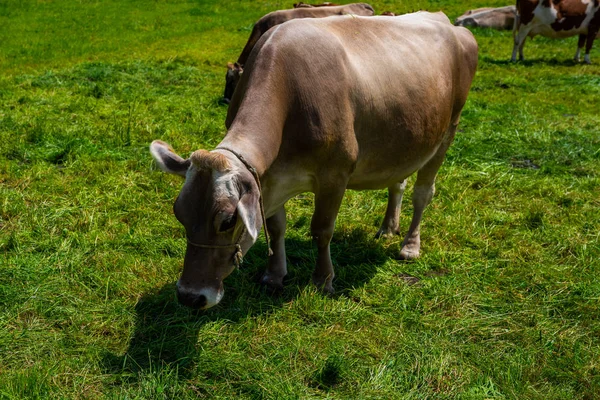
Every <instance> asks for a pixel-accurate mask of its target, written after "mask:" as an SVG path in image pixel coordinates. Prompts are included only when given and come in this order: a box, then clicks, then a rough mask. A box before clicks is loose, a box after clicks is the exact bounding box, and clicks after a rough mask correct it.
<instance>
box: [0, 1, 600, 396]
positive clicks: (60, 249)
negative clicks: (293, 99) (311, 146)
mask: <svg viewBox="0 0 600 400" xmlns="http://www.w3.org/2000/svg"><path fill="white" fill-rule="evenodd" d="M467 3H468V4H467ZM467 3H465V2H454V1H444V2H425V1H410V2H403V3H396V2H388V1H377V2H371V4H373V5H374V6H375V8H376V9H377V10H378V11H384V10H391V11H399V12H402V11H412V10H417V9H430V10H437V9H440V8H441V9H443V10H444V11H446V12H447V13H448V14H449V15H450V16H451V17H452V18H454V17H456V16H457V15H459V14H461V13H462V12H463V11H464V10H466V9H467V8H474V7H479V6H483V5H484V4H480V3H475V2H470V3H469V2H467ZM290 5H291V3H290V4H288V3H287V2H282V1H275V2H255V1H230V2H214V1H154V2H142V1H126V2H116V1H102V2H101V1H83V2H67V1H54V2H51V1H25V2H21V1H20V2H17V1H8V2H5V3H3V4H0V26H3V27H4V29H0V70H1V71H2V76H1V78H0V141H1V143H2V144H1V145H0V309H1V311H0V398H14V399H23V398H40V399H42V398H43V399H45V398H98V397H108V398H139V399H148V398H194V399H195V398H198V397H200V398H202V397H204V398H212V397H215V398H249V399H254V398H272V399H279V398H286V399H287V398H308V397H316V398H409V399H410V398H436V399H437V398H464V399H488V398H494V399H502V398H515V399H524V398H528V399H529V398H535V399H549V398H552V399H577V398H579V399H594V398H597V397H598V396H599V395H600V369H599V366H598V360H599V359H600V348H599V346H598V337H600V320H599V315H600V309H599V306H598V301H599V299H600V283H598V282H599V281H598V278H597V277H598V276H599V272H600V271H599V267H600V262H599V261H598V260H599V258H600V248H599V244H598V243H599V242H600V237H599V236H600V216H599V212H598V210H599V207H600V189H599V188H600V176H599V171H600V128H599V126H600V117H599V116H598V112H597V111H598V110H597V105H598V95H599V94H600V67H598V65H599V64H598V63H599V62H600V56H599V55H598V51H597V49H595V50H593V51H592V61H594V62H595V64H593V65H589V66H588V65H575V64H574V63H573V62H572V61H571V58H572V56H573V53H574V49H575V42H576V39H573V38H571V39H566V40H559V41H552V40H546V39H543V38H536V39H535V40H534V41H532V42H528V43H527V44H526V47H525V56H526V57H527V58H528V61H526V62H524V63H517V64H511V63H508V58H509V56H510V52H511V49H512V44H511V33H510V32H496V31H483V30H476V31H475V34H476V36H477V39H478V42H479V45H480V49H481V50H480V64H479V70H478V73H477V76H476V79H475V81H474V82H473V88H472V91H471V94H470V98H469V101H468V103H467V106H466V107H465V110H464V113H463V117H462V121H461V126H460V131H459V132H458V134H457V138H456V141H455V143H454V144H453V146H452V147H451V149H450V151H449V154H448V157H447V160H446V163H445V164H444V166H443V167H442V169H441V170H440V174H439V178H438V183H437V193H436V196H435V197H434V200H433V202H432V204H431V205H430V206H429V207H428V209H427V211H426V213H425V217H424V220H423V226H422V258H421V259H419V260H417V261H414V262H410V263H406V262H400V261H398V260H396V258H395V256H396V255H397V253H398V250H399V246H400V241H401V237H398V238H394V239H391V240H388V241H383V240H375V239H374V238H373V237H374V234H375V232H376V231H377V228H378V226H379V224H380V223H381V219H382V217H383V213H384V211H385V205H386V201H387V198H386V193H385V192H384V191H380V192H348V193H347V195H346V197H345V200H344V204H343V205H342V208H341V210H340V215H339V218H338V224H337V228H336V233H335V236H334V240H333V244H332V255H333V259H334V263H335V265H336V275H337V279H336V281H335V287H336V289H337V294H336V295H335V296H334V297H332V298H327V297H324V296H322V295H321V294H320V293H318V292H317V291H316V290H315V289H314V288H313V287H312V286H310V285H309V284H308V282H309V281H310V275H311V272H312V268H313V265H314V262H315V257H316V250H315V249H314V247H313V246H312V244H311V239H310V236H309V225H310V217H311V212H312V195H310V194H307V195H306V196H302V197H298V198H295V199H292V200H291V201H290V202H289V204H288V232H287V237H286V239H287V249H288V262H289V264H290V271H289V276H288V278H287V280H286V284H287V286H286V289H285V290H284V292H283V293H282V294H281V295H280V296H277V297H272V296H269V295H268V294H266V293H264V292H263V291H262V290H261V289H260V288H259V287H258V286H257V285H256V284H255V283H254V278H255V275H256V274H257V273H258V272H260V271H261V270H262V269H263V268H264V265H265V253H266V251H265V250H266V246H265V243H264V241H263V239H260V240H259V242H258V243H257V244H256V245H255V247H254V248H253V249H252V250H251V251H250V253H249V254H248V256H247V257H246V258H245V263H244V265H243V267H242V268H241V269H240V270H239V271H236V272H234V273H233V274H232V276H231V277H229V278H228V279H227V280H226V281H225V286H226V295H225V298H224V300H223V302H222V304H220V305H219V306H217V307H216V308H215V309H211V310H209V311H207V312H194V311H191V310H188V309H186V308H184V307H182V306H179V304H178V303H177V301H176V298H175V290H174V282H175V281H176V279H177V277H178V274H179V273H180V268H181V263H182V260H183V255H184V250H185V241H184V232H183V230H182V228H181V227H180V225H179V224H178V222H177V221H176V219H175V218H174V217H173V215H172V201H173V199H174V198H175V196H176V195H177V193H178V191H179V188H180V186H181V181H180V180H179V179H178V178H176V177H172V176H167V175H165V174H163V173H161V172H159V171H157V169H156V168H155V167H154V165H153V162H152V161H151V158H150V155H149V154H148V150H147V148H148V144H149V143H150V141H152V140H153V139H162V140H165V141H167V142H169V143H171V144H172V145H173V147H174V148H176V149H177V150H178V151H180V152H181V153H182V154H189V152H191V151H193V150H195V149H196V148H198V147H203V148H208V149H211V148H213V147H214V146H216V145H217V144H218V143H219V141H220V138H221V137H222V136H223V135H224V134H225V127H224V120H225V114H226V108H225V107H224V106H221V105H219V104H218V100H219V98H220V96H221V94H222V90H223V86H224V79H223V78H224V72H225V70H224V65H225V63H226V62H227V61H231V60H234V59H235V58H236V57H237V55H238V52H239V51H240V50H241V48H242V47H243V44H244V42H245V39H246V37H247V35H248V34H249V27H251V26H252V23H253V22H254V21H255V20H256V19H257V18H259V17H260V16H261V15H263V14H264V13H266V12H268V11H271V10H273V9H277V8H285V7H289V6H290ZM493 5H498V6H501V5H504V4H503V3H501V2H500V3H498V2H494V4H493ZM411 211H412V206H411V204H410V191H408V192H407V196H406V198H405V201H404V204H403V214H402V220H401V228H402V231H403V232H405V230H406V229H407V226H408V221H409V218H410V213H411Z"/></svg>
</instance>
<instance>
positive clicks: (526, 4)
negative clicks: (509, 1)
mask: <svg viewBox="0 0 600 400" xmlns="http://www.w3.org/2000/svg"><path fill="white" fill-rule="evenodd" d="M599 9H600V1H598V0H542V1H539V0H517V17H516V22H515V27H514V30H513V36H514V43H515V44H514V47H513V53H512V58H511V60H512V61H516V60H517V51H518V52H519V60H523V45H524V44H525V39H527V37H528V36H529V37H534V36H535V35H542V36H546V37H550V38H565V37H569V36H575V35H579V42H578V43H577V52H576V53H575V57H574V59H575V61H576V62H578V61H579V55H580V54H581V49H582V48H583V45H584V44H585V56H584V60H585V62H586V63H587V64H590V50H591V49H592V45H593V44H594V39H595V38H596V35H597V34H598V31H599V30H600V11H599Z"/></svg>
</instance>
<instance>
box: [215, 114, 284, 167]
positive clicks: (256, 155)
mask: <svg viewBox="0 0 600 400" xmlns="http://www.w3.org/2000/svg"><path fill="white" fill-rule="evenodd" d="M256 125H259V126H260V129H256ZM265 125H266V126H265ZM277 125H279V124H276V123H269V121H262V123H260V124H254V127H253V129H252V130H250V129H244V128H243V127H241V126H239V124H238V125H236V124H234V125H232V126H231V128H230V129H229V132H227V135H226V136H225V138H224V139H223V140H222V141H221V143H220V144H219V145H218V146H217V148H219V147H221V148H228V149H231V150H234V151H235V152H237V153H239V154H241V155H242V156H243V157H244V158H245V160H246V161H247V162H248V163H249V164H250V165H252V166H253V167H254V168H255V169H256V171H257V172H258V175H259V176H263V175H264V174H265V173H266V171H267V170H268V169H269V167H270V166H271V165H272V164H273V162H274V161H275V159H276V158H277V156H278V154H279V148H280V146H281V132H282V127H278V126H277Z"/></svg>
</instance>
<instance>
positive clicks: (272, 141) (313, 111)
mask: <svg viewBox="0 0 600 400" xmlns="http://www.w3.org/2000/svg"><path fill="white" fill-rule="evenodd" d="M476 68H477V42H476V41H475V38H474V37H473V35H472V34H471V32H469V31H468V30H467V29H465V28H462V27H455V26H453V25H452V23H451V22H450V21H449V20H448V18H447V17H446V16H445V15H444V14H442V13H434V14H431V13H427V12H418V13H414V14H406V15H402V16H398V17H357V16H340V17H330V18H319V19H297V20H293V21H289V22H286V23H285V24H282V25H279V26H278V27H276V28H273V29H271V30H269V32H267V33H266V34H265V35H263V37H262V38H261V39H260V40H259V41H258V43H257V44H256V48H255V49H254V51H253V52H252V54H251V55H250V58H249V59H248V62H247V64H246V70H245V72H244V74H243V75H242V78H241V80H240V83H239V86H238V89H237V90H236V91H235V94H234V96H233V99H232V101H231V104H230V107H229V110H228V114H227V119H226V122H225V124H226V126H227V128H228V131H227V134H226V136H225V138H224V139H223V140H222V141H221V143H220V144H219V145H218V146H217V147H216V148H215V149H214V150H213V151H210V152H209V151H206V150H197V151H195V152H194V153H193V154H192V155H191V156H190V158H188V159H183V158H181V157H180V156H178V155H177V154H176V153H175V152H174V151H173V150H172V149H171V148H170V147H169V146H168V145H167V144H166V143H164V142H161V141H154V142H153V143H152V144H151V145H150V151H151V153H152V155H153V156H154V158H155V160H156V162H157V163H158V165H159V166H160V167H161V169H162V170H164V171H166V172H170V173H173V174H178V175H181V176H182V177H185V183H184V185H183V188H182V190H181V192H180V194H179V196H178V198H177V200H176V201H175V204H174V207H173V210H174V212H175V216H176V217H177V219H178V220H179V221H180V222H181V223H182V224H183V226H184V227H185V231H186V235H187V240H188V245H187V250H186V254H185V259H184V266H183V272H182V274H181V277H180V279H179V281H178V282H177V293H178V297H179V300H180V302H181V303H183V304H185V305H188V306H191V307H195V308H208V307H211V306H214V305H215V304H217V303H218V302H219V301H220V300H221V298H222V296H223V279H225V278H226V277H227V276H228V275H229V274H230V273H231V272H232V271H233V270H234V269H235V266H236V265H237V264H239V262H240V258H241V257H242V255H243V254H244V253H245V252H246V251H247V250H248V249H249V248H250V247H251V246H252V245H253V244H254V242H255V241H256V239H257V236H258V234H259V232H260V230H261V228H262V227H263V225H264V224H263V220H265V221H266V228H268V229H267V231H268V232H269V233H270V234H271V238H272V241H271V246H272V250H273V254H272V255H271V256H269V258H268V262H267V268H266V271H265V273H264V275H263V276H262V279H261V283H262V284H264V285H266V286H268V287H271V288H280V287H282V285H283V278H284V276H285V275H286V273H287V264H286V254H285V246H284V234H285V229H286V214H285V209H284V205H285V203H286V202H287V201H288V200H289V199H290V198H292V197H294V196H296V195H298V194H300V193H302V192H307V191H308V192H313V193H315V200H314V204H315V211H314V214H313V217H312V222H311V233H312V235H313V237H314V239H315V242H316V246H317V250H318V253H317V260H316V264H317V265H316V268H315V270H314V273H313V283H314V284H315V285H317V287H320V288H322V289H323V290H325V291H326V292H331V291H333V287H332V280H333V278H334V271H333V264H332V261H331V256H330V250H329V243H330V241H331V238H332V236H333V230H334V225H335V220H336V217H337V214H338V209H339V207H340V204H341V202H342V198H343V196H344V192H345V190H346V189H355V190H366V189H383V188H388V189H389V198H388V207H387V211H386V214H385V218H384V220H383V223H382V225H381V228H380V230H379V232H378V236H381V235H385V236H387V235H394V234H398V233H399V224H398V222H399V220H398V216H399V212H400V205H401V201H402V195H403V193H404V189H405V186H406V178H407V177H409V176H410V175H412V174H413V173H415V172H417V178H416V182H415V187H414V192H413V196H412V199H413V205H414V214H413V218H412V222H411V224H410V227H409V228H408V233H407V234H406V236H405V238H404V242H403V245H402V249H401V251H400V256H401V257H403V258H406V259H410V258H415V257H418V256H419V250H420V233H419V232H420V228H419V227H420V223H421V217H422V215H423V211H424V209H425V207H426V205H427V204H428V203H429V201H430V200H431V198H432V196H433V193H434V182H435V177H436V174H437V171H438V169H439V168H440V166H441V164H442V162H443V160H444V157H445V154H446V150H447V149H448V147H449V146H450V144H451V143H452V141H453V139H454V135H455V132H456V129H457V126H458V122H459V118H460V114H461V111H462V108H463V106H464V104H465V102H466V100H467V94H468V92H469V88H470V86H471V81H472V79H473V76H474V75H475V70H476Z"/></svg>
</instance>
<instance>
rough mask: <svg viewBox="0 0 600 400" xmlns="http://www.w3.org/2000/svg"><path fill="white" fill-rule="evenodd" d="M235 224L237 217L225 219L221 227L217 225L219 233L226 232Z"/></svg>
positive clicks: (234, 215)
mask: <svg viewBox="0 0 600 400" xmlns="http://www.w3.org/2000/svg"><path fill="white" fill-rule="evenodd" d="M236 222H237V215H236V214H232V215H230V216H229V217H227V218H225V219H224V220H223V221H222V222H221V225H219V232H227V231H229V230H231V229H233V228H234V227H235V223H236Z"/></svg>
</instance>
